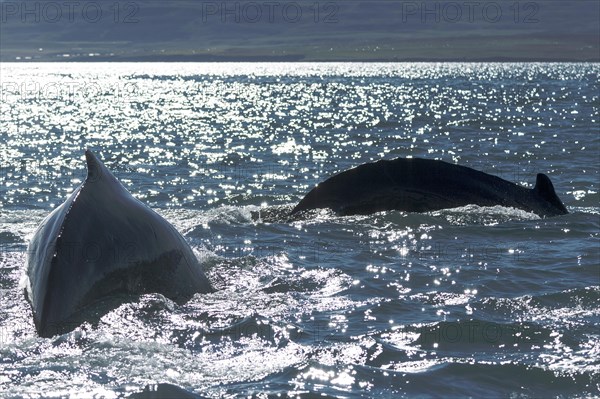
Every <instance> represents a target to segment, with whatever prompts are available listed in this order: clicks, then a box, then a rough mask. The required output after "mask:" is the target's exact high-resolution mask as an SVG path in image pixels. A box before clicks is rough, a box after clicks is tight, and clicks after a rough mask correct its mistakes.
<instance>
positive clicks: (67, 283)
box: [25, 150, 212, 337]
mask: <svg viewBox="0 0 600 399" xmlns="http://www.w3.org/2000/svg"><path fill="white" fill-rule="evenodd" d="M85 157H86V161H87V170H88V172H87V177H86V179H85V181H84V182H83V183H82V184H81V185H80V186H79V187H78V188H77V189H75V191H73V193H72V194H71V195H70V196H69V197H68V199H67V200H66V201H65V202H64V203H63V204H62V205H60V206H59V207H57V208H56V209H55V210H54V211H53V212H52V213H50V215H48V216H47V217H46V218H45V219H44V220H43V221H42V223H41V224H40V226H39V227H38V228H37V230H36V232H35V233H34V235H33V238H32V239H31V242H30V244H29V248H28V251H27V255H28V257H27V270H26V278H25V281H26V286H25V295H26V298H27V299H28V301H29V302H30V304H31V307H32V310H33V318H34V323H35V327H36V330H37V332H38V334H39V335H40V336H42V337H50V336H53V335H55V334H60V333H64V332H67V331H70V330H72V329H74V328H75V327H76V326H77V325H79V322H81V321H84V320H87V319H86V316H85V314H86V311H87V313H90V309H93V310H94V311H95V312H96V313H98V312H100V313H101V312H102V310H103V311H104V313H106V312H107V311H108V310H110V309H107V308H106V307H100V309H102V310H100V311H99V310H98V309H99V307H98V305H99V304H106V303H111V304H112V305H113V307H116V306H118V305H119V304H120V303H115V298H117V302H118V301H119V300H122V299H123V298H124V297H127V296H131V295H141V294H145V293H159V294H162V295H164V296H165V297H167V298H170V299H172V300H173V301H175V302H177V303H184V302H186V301H187V300H189V299H190V298H191V297H192V296H193V295H194V294H195V293H206V292H210V291H212V287H211V284H210V282H209V281H208V279H207V278H206V276H205V274H204V271H203V269H202V266H201V265H200V264H199V262H198V260H197V259H196V257H195V255H194V253H193V251H192V249H191V248H190V246H189V245H188V244H187V242H186V241H185V239H184V238H183V237H182V236H181V234H179V232H177V230H176V229H175V228H174V227H173V226H172V225H171V224H170V223H169V222H167V221H166V220H165V219H163V218H162V217H161V216H160V215H159V214H158V213H156V212H154V211H153V210H152V209H150V208H149V207H148V206H146V205H145V204H144V203H142V202H141V201H139V200H137V199H136V198H134V197H133V196H132V195H131V194H130V193H129V192H128V191H127V189H126V188H125V187H123V186H122V185H121V183H120V182H119V181H118V180H117V179H116V177H115V176H113V174H112V173H111V172H110V171H109V170H108V169H107V168H106V167H105V166H104V165H103V164H102V163H101V162H100V161H99V160H98V158H96V156H95V155H94V154H93V153H92V152H91V151H89V150H86V152H85ZM101 315H102V314H96V315H95V316H94V317H98V316H101ZM98 318H99V317H98Z"/></svg>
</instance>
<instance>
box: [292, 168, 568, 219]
mask: <svg viewBox="0 0 600 399" xmlns="http://www.w3.org/2000/svg"><path fill="white" fill-rule="evenodd" d="M544 177H545V179H543V181H542V184H540V186H539V187H538V188H537V189H533V190H531V189H527V188H525V187H521V186H518V185H516V184H514V183H511V182H509V181H507V180H504V179H502V178H500V177H497V176H493V175H490V174H487V173H484V172H481V171H478V170H475V169H472V168H469V167H466V166H460V165H455V164H450V163H447V162H444V161H439V160H429V159H420V158H397V159H393V160H380V161H377V162H373V163H366V164H362V165H360V166H357V167H355V168H352V169H349V170H346V171H344V172H341V173H338V174H336V175H334V176H332V177H330V178H328V179H327V180H325V181H324V182H322V183H319V184H318V185H317V186H316V187H314V188H313V189H312V190H311V191H310V192H309V193H308V194H307V195H306V196H305V197H304V198H303V199H302V200H301V201H300V202H299V203H298V205H296V207H295V208H294V209H293V210H292V212H291V214H292V215H293V214H296V213H298V212H301V211H305V210H309V209H315V208H330V209H332V210H333V211H334V212H336V213H337V214H339V215H353V214H370V213H374V212H379V211H385V210H400V211H406V212H427V211H434V210H439V209H447V208H455V207H460V206H465V205H470V204H473V205H479V206H494V205H502V206H506V207H515V208H519V209H524V210H526V211H530V212H534V213H537V214H539V215H541V216H554V215H558V214H564V213H567V211H566V208H565V207H564V205H562V202H560V199H558V196H557V195H556V193H555V192H554V188H553V187H552V183H550V179H548V178H547V177H546V176H544ZM538 180H539V178H538ZM547 183H549V185H548V184H547Z"/></svg>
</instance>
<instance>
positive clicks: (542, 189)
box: [533, 173, 569, 215]
mask: <svg viewBox="0 0 600 399" xmlns="http://www.w3.org/2000/svg"><path fill="white" fill-rule="evenodd" d="M533 190H534V191H535V192H536V193H537V194H538V195H539V196H540V197H542V198H543V199H544V200H546V201H548V202H549V203H550V204H552V205H553V206H554V207H556V208H558V210H559V214H561V215H565V214H567V213H569V211H567V208H566V207H565V206H564V204H563V203H562V201H561V200H560V198H558V195H556V191H554V185H553V184H552V181H551V180H550V178H549V177H548V176H546V175H545V174H543V173H538V175H537V178H536V181H535V187H534V188H533Z"/></svg>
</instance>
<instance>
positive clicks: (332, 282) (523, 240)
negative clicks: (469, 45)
mask: <svg viewBox="0 0 600 399" xmlns="http://www.w3.org/2000/svg"><path fill="white" fill-rule="evenodd" d="M599 78H600V65H599V64H544V63H536V64H495V63H489V64H486V63H482V64H461V63H450V64H444V63H440V64H433V63H431V64H430V63H385V64H358V63H347V64H294V63H274V64H258V63H257V64H253V63H249V64H244V63H241V64H237V63H231V64H227V63H226V64H194V63H188V64H158V63H157V64H151V63H150V64H95V63H86V64H76V63H73V64H58V63H53V64H10V63H5V64H2V65H1V66H0V84H1V89H2V93H1V94H2V101H1V105H0V150H1V151H0V167H1V169H0V181H1V185H0V201H1V204H0V220H1V226H0V397H25V396H26V397H92V396H95V397H106V398H115V397H127V396H129V395H131V394H133V393H136V392H139V391H141V390H143V389H144V387H146V386H148V385H149V386H151V387H154V388H155V385H154V384H159V383H166V384H171V385H172V386H176V387H180V388H181V389H184V390H186V391H189V392H194V393H196V394H198V395H201V396H204V397H227V398H237V397H272V396H280V397H286V396H293V397H316V396H318V397H339V398H362V397H365V398H366V397H394V398H395V397H403V396H407V397H414V396H418V397H532V398H538V397H590V396H599V395H600V360H599V359H600V242H599V234H600V206H599V205H600V204H599V199H600V196H599V194H598V190H599V189H600V174H599V166H600V134H599V133H600V128H599V126H600V123H599V120H600V112H599V111H600V84H599V80H600V79H599ZM85 148H90V149H92V150H94V151H95V152H96V154H97V155H98V156H99V158H101V159H102V160H103V161H104V163H105V164H106V166H107V167H108V168H109V169H111V170H112V171H113V172H114V174H115V175H116V176H117V177H118V178H119V179H120V180H121V181H122V182H123V184H124V185H125V186H126V187H127V188H128V189H129V190H130V191H131V192H132V194H133V195H134V196H136V197H137V198H139V199H141V200H142V201H144V202H145V203H147V204H148V205H149V206H151V207H152V208H153V209H155V210H157V211H158V212H159V213H160V214H162V215H163V216H164V217H165V218H166V219H167V220H169V221H170V222H171V223H172V224H173V225H174V226H175V227H176V228H177V229H178V230H179V231H180V232H182V233H183V234H184V236H185V237H186V239H187V240H188V242H189V243H190V244H191V246H192V247H193V249H194V250H195V252H196V254H197V256H198V257H199V258H200V259H201V262H202V264H203V265H204V266H205V268H206V270H207V274H208V275H209V278H210V279H211V281H212V282H213V284H214V285H215V287H216V288H218V289H217V290H216V292H214V293H212V294H207V295H197V296H195V297H194V298H192V299H191V300H190V301H189V302H188V303H186V304H185V305H182V306H178V305H176V304H174V303H173V302H171V301H170V300H168V299H166V298H164V297H162V296H161V295H157V294H149V295H145V296H142V297H141V298H139V300H135V301H133V302H129V303H124V304H123V305H121V306H120V307H119V308H117V309H115V310H113V311H111V312H109V313H108V314H106V315H105V316H104V317H102V318H101V319H100V320H99V321H98V322H97V323H85V324H82V325H81V326H79V328H77V329H76V330H75V331H73V332H70V333H66V334H64V335H62V336H55V337H53V338H50V339H47V338H39V337H38V336H37V334H36V332H35V329H34V326H33V321H32V313H31V309H30V307H29V305H28V303H27V302H26V300H25V297H24V295H23V291H22V287H21V285H20V280H21V276H22V274H23V271H24V267H25V260H26V257H27V252H26V251H27V243H28V240H29V239H30V238H31V236H32V234H33V232H34V229H35V228H36V226H37V225H38V224H39V223H40V221H41V220H42V219H43V218H44V217H45V216H46V215H47V214H48V213H49V212H50V211H51V210H52V209H53V208H54V207H56V206H58V205H59V204H60V203H62V202H63V201H64V200H65V199H66V198H67V196H68V195H69V193H70V192H72V191H73V190H74V189H75V188H76V187H77V185H78V184H80V183H81V182H82V181H83V179H84V178H85V175H86V170H85V162H84V156H83V151H84V149H85ZM410 156H412V157H425V158H430V159H442V160H445V161H448V162H454V163H458V164H461V165H465V166H470V167H473V168H475V169H479V170H482V171H485V172H487V173H491V174H494V175H497V176H500V177H503V178H505V179H507V180H510V181H513V182H515V183H518V184H522V185H524V186H527V187H532V185H533V183H534V181H535V175H536V173H538V172H543V173H546V174H547V175H548V176H549V177H550V178H551V179H552V181H553V183H554V186H555V188H556V191H557V193H558V195H559V197H560V198H561V199H562V200H563V202H564V203H565V205H566V206H567V208H568V209H569V211H570V214H568V215H565V216H560V217H554V218H547V219H541V218H539V217H538V216H536V215H534V214H531V213H527V212H524V211H520V210H515V209H510V208H503V207H489V208H481V207H477V206H467V207H463V208H457V209H450V210H443V211H437V212H430V213H424V214H411V213H403V212H396V211H394V212H382V213H378V214H374V215H368V216H350V217H338V216H336V215H334V214H332V213H331V212H328V211H327V210H323V211H316V212H314V213H313V214H312V215H311V217H309V218H305V219H290V218H287V217H286V216H285V215H286V213H287V212H289V211H290V210H291V209H292V207H293V206H294V205H295V204H296V203H297V202H298V201H299V200H300V199H301V198H302V196H303V195H304V194H305V193H306V192H307V191H308V190H309V189H310V188H311V187H313V186H314V185H315V184H317V183H318V182H319V181H322V180H324V179H326V178H327V177H328V176H330V175H332V174H333V173H336V172H338V171H342V170H345V169H347V168H350V167H352V166H356V165H359V164H361V163H364V162H369V161H373V160H378V159H381V158H386V159H392V158H396V157H410Z"/></svg>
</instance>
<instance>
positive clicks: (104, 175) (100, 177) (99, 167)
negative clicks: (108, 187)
mask: <svg viewBox="0 0 600 399" xmlns="http://www.w3.org/2000/svg"><path fill="white" fill-rule="evenodd" d="M85 161H86V164H87V177H86V178H85V181H86V182H88V183H92V182H100V181H107V182H108V181H110V182H112V183H116V184H118V185H119V186H122V185H121V182H119V181H118V180H117V178H116V177H115V176H114V175H113V174H112V173H111V172H110V170H108V169H107V168H106V166H104V164H103V163H102V162H101V161H100V160H99V159H98V158H97V157H96V154H94V153H93V152H92V151H90V150H89V149H87V150H85Z"/></svg>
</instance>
